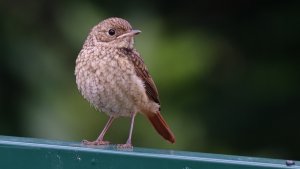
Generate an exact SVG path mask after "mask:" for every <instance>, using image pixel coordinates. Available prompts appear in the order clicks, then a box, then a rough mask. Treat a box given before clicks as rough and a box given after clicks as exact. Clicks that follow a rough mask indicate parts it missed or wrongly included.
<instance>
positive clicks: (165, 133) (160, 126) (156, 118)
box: [146, 112, 175, 143]
mask: <svg viewBox="0 0 300 169" xmlns="http://www.w3.org/2000/svg"><path fill="white" fill-rule="evenodd" d="M146 115H147V117H148V119H149V120H150V122H151V124H152V125H153V127H154V128H155V130H156V131H157V132H158V133H159V134H160V135H161V136H162V137H163V138H165V139H166V140H168V141H170V142H171V143H175V136H174V134H173V133H172V131H171V130H170V128H169V126H168V125H167V123H166V121H165V120H164V118H163V117H162V116H161V114H160V112H157V113H147V114H146Z"/></svg>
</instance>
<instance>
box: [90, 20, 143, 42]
mask: <svg viewBox="0 0 300 169" xmlns="http://www.w3.org/2000/svg"><path fill="white" fill-rule="evenodd" d="M140 32H141V31H140V30H133V29H132V27H131V25H130V24H129V22H127V21H126V20H124V19H121V18H108V19H105V20H103V21H102V22H100V23H99V24H98V25H96V26H95V27H94V28H93V29H92V30H91V32H90V35H89V36H90V37H89V38H88V39H92V40H93V44H94V45H97V44H100V45H107V46H110V47H117V48H133V43H134V38H133V37H134V35H137V34H139V33H140Z"/></svg>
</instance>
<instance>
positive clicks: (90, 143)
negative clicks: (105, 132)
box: [82, 140, 109, 146]
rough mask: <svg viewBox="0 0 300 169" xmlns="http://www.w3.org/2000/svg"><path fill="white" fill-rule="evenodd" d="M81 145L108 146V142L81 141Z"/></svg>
mask: <svg viewBox="0 0 300 169" xmlns="http://www.w3.org/2000/svg"><path fill="white" fill-rule="evenodd" d="M82 144H84V145H92V146H99V145H108V144H109V141H103V140H95V141H88V140H82Z"/></svg>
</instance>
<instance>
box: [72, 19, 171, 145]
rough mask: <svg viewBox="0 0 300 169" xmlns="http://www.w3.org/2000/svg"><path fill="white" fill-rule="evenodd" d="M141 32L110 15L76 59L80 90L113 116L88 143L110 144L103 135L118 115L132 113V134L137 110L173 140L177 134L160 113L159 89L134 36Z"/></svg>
mask: <svg viewBox="0 0 300 169" xmlns="http://www.w3.org/2000/svg"><path fill="white" fill-rule="evenodd" d="M139 33H140V31H138V30H133V29H132V27H131V25H130V24H129V23H128V22H127V21H126V20H124V19H121V18H108V19H106V20H104V21H102V22H100V23H99V24H98V25H96V26H95V27H94V28H93V29H92V30H91V32H90V34H89V36H88V37H87V40H86V41H85V43H84V45H83V48H82V50H81V51H80V53H79V55H78V58H77V60H76V68H75V75H76V83H77V86H78V89H79V90H80V92H81V93H82V95H83V96H84V98H85V99H87V100H88V101H89V102H90V103H91V104H92V105H93V106H94V107H95V108H96V109H98V110H100V111H102V112H105V113H106V114H108V115H109V116H110V118H109V120H108V122H107V124H106V125H105V127H104V129H103V131H102V132H101V134H100V135H99V137H98V139H97V140H95V141H92V142H90V141H84V143H85V144H92V145H101V144H108V142H107V141H103V137H104V135H105V133H106V131H107V130H108V128H109V126H110V125H111V123H112V122H113V120H114V119H115V118H116V117H119V116H130V117H131V127H130V132H129V137H128V140H127V142H126V144H122V145H120V146H121V147H131V146H132V144H131V135H132V130H133V124H134V118H135V115H136V113H137V112H140V113H142V114H144V115H146V116H147V117H148V119H149V120H150V122H151V123H152V125H153V126H154V128H155V129H156V131H157V132H158V133H159V134H160V135H161V136H162V137H164V138H165V139H167V140H168V141H170V142H171V143H174V142H175V137H174V135H173V133H172V132H171V130H170V128H169V127H168V125H167V123H166V122H165V120H164V119H163V117H162V116H161V114H160V102H159V96H158V91H157V88H156V86H155V84H154V81H153V79H152V78H151V76H150V74H149V72H148V70H147V67H146V65H145V64H144V62H143V60H142V58H141V57H140V54H139V53H138V52H137V51H136V50H135V49H134V47H133V44H134V38H133V36H134V35H136V34H139Z"/></svg>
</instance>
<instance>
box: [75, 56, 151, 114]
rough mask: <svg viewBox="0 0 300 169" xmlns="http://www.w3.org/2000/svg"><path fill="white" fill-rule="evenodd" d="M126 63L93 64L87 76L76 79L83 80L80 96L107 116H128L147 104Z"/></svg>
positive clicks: (139, 85)
mask: <svg viewBox="0 0 300 169" xmlns="http://www.w3.org/2000/svg"><path fill="white" fill-rule="evenodd" d="M126 62H127V61H126V60H122V59H120V58H119V59H118V60H115V59H111V60H105V59H104V60H98V61H94V62H93V63H91V64H90V69H89V71H86V72H87V73H84V72H82V74H81V75H80V73H79V74H78V75H77V76H81V79H83V80H81V82H80V83H77V84H78V87H79V89H80V91H81V93H82V94H83V96H84V97H85V98H86V99H87V100H88V101H89V102H90V103H91V104H92V105H93V106H94V107H96V109H98V110H100V111H102V112H105V113H107V114H108V115H110V116H129V115H130V114H131V113H132V112H139V111H140V107H141V106H142V105H143V104H145V103H146V102H147V101H148V99H147V97H146V96H145V89H144V86H143V83H142V82H141V80H140V79H139V78H138V77H137V76H136V74H135V72H134V68H133V67H131V66H129V65H130V64H127V63H126ZM77 78H78V77H77Z"/></svg>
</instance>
